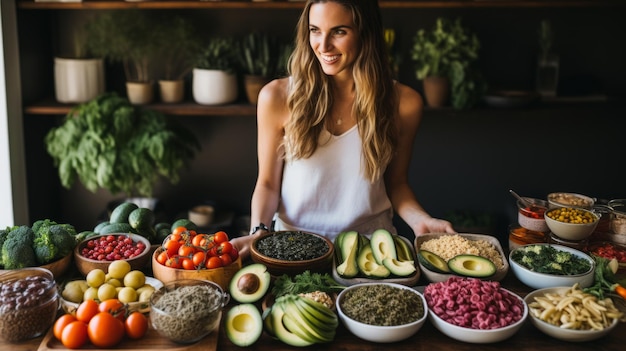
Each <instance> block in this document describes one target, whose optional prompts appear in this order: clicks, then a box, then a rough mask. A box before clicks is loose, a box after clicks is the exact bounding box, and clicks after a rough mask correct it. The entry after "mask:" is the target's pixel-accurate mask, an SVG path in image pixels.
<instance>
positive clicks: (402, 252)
mask: <svg viewBox="0 0 626 351" xmlns="http://www.w3.org/2000/svg"><path fill="white" fill-rule="evenodd" d="M393 241H394V242H395V244H396V254H397V255H398V260H400V261H415V254H414V253H413V247H412V246H411V244H409V243H408V242H407V240H406V239H405V238H404V237H401V236H400V235H393Z"/></svg>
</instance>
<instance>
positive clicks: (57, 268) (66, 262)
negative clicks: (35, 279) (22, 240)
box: [0, 254, 72, 279]
mask: <svg viewBox="0 0 626 351" xmlns="http://www.w3.org/2000/svg"><path fill="white" fill-rule="evenodd" d="M71 262H72V254H69V255H67V256H65V257H62V258H60V259H58V260H56V261H54V262H50V263H48V264H44V265H42V266H39V268H44V269H47V270H49V271H50V272H51V273H52V275H53V276H54V279H58V278H59V277H61V276H62V275H63V274H64V273H65V272H66V271H67V269H68V268H69V266H70V263H71ZM26 268H29V267H26ZM10 271H12V270H11V269H0V273H4V272H10Z"/></svg>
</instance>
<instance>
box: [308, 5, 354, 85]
mask: <svg viewBox="0 0 626 351" xmlns="http://www.w3.org/2000/svg"><path fill="white" fill-rule="evenodd" d="M309 42H310V44H311V48H312V49H313V51H314V52H315V56H317V59H318V60H319V62H320V64H321V66H322V70H323V71H324V73H326V74H327V75H329V76H337V75H340V74H349V75H351V74H352V65H353V63H354V61H355V60H356V57H357V53H358V43H359V38H358V32H357V29H356V27H355V24H354V21H353V18H352V13H351V12H350V11H349V10H348V9H346V8H345V7H343V6H342V5H340V4H338V3H336V2H332V1H331V2H325V3H318V4H314V5H312V6H311V9H310V11H309Z"/></svg>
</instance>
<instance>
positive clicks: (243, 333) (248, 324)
mask: <svg viewBox="0 0 626 351" xmlns="http://www.w3.org/2000/svg"><path fill="white" fill-rule="evenodd" d="M224 327H225V329H226V335H227V336H228V339H230V341H232V343H233V344H235V345H237V346H240V347H246V346H250V345H252V344H254V343H255V342H256V341H257V340H259V338H260V337H261V334H262V333H263V319H262V318H261V312H259V310H258V309H257V307H256V306H255V305H253V304H250V303H244V304H240V305H237V306H234V307H233V308H231V309H230V310H229V311H228V314H227V315H226V321H225V322H224Z"/></svg>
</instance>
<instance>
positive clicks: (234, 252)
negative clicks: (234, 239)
mask: <svg viewBox="0 0 626 351" xmlns="http://www.w3.org/2000/svg"><path fill="white" fill-rule="evenodd" d="M230 257H231V258H232V259H233V261H237V258H239V250H237V248H236V247H235V246H233V251H231V253H230Z"/></svg>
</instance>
